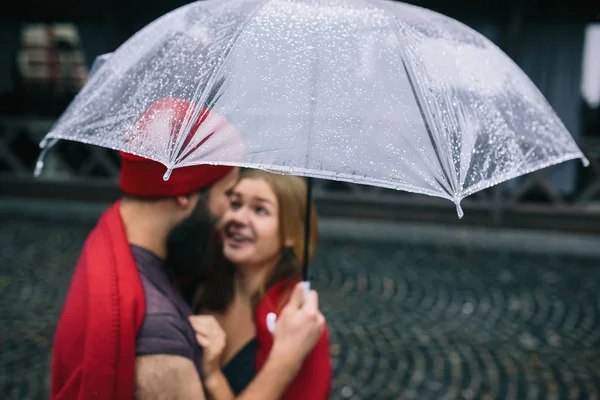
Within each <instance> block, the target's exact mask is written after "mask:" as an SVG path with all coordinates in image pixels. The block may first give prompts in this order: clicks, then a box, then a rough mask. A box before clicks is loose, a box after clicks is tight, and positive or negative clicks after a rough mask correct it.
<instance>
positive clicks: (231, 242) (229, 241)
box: [221, 178, 281, 268]
mask: <svg viewBox="0 0 600 400" xmlns="http://www.w3.org/2000/svg"><path fill="white" fill-rule="evenodd" d="M221 226H222V235H223V254H224V255H225V258H227V259H228V260H229V261H231V262H232V263H234V264H235V265H236V266H238V267H241V268H244V267H258V268H260V267H263V266H267V265H268V264H270V263H272V262H275V261H276V260H277V258H278V257H279V254H280V250H281V243H280V237H279V204H278V202H277V197H276V196H275V193H273V189H271V186H270V185H269V184H268V183H267V182H266V181H265V180H264V179H260V178H244V179H242V180H241V181H240V182H239V183H238V184H237V185H236V186H235V187H234V188H233V190H232V191H231V194H230V196H229V208H228V209H227V211H225V214H224V215H223V220H222V225H221Z"/></svg>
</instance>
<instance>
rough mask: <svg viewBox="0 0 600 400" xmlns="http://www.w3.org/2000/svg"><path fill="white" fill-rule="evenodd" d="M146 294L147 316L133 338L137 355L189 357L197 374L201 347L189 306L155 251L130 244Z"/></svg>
mask: <svg viewBox="0 0 600 400" xmlns="http://www.w3.org/2000/svg"><path fill="white" fill-rule="evenodd" d="M131 251H132V253H133V258H134V260H135V263H136V265H137V268H138V271H139V273H140V277H141V278H142V286H143V287H144V294H145V296H146V315H145V316H144V322H143V324H142V328H141V329H140V331H139V333H138V336H137V339H136V355H148V354H171V355H177V356H181V357H185V358H188V359H190V360H191V361H192V362H194V364H195V365H196V369H197V370H198V373H199V374H200V371H201V365H202V364H201V363H202V350H201V348H200V346H199V345H198V343H197V342H196V336H195V334H194V330H193V329H192V327H191V325H190V323H189V322H188V317H189V316H190V315H192V310H191V308H190V306H189V305H188V304H187V303H186V302H185V300H184V299H183V297H182V295H181V293H180V291H179V290H178V289H177V287H176V286H175V285H174V284H173V282H172V281H171V280H170V279H169V277H168V275H167V271H166V266H165V262H164V260H163V259H161V258H160V257H158V256H157V255H156V254H154V253H152V252H150V251H148V250H146V249H144V248H142V247H139V246H135V245H131Z"/></svg>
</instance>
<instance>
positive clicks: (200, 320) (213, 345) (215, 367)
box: [189, 315, 226, 379]
mask: <svg viewBox="0 0 600 400" xmlns="http://www.w3.org/2000/svg"><path fill="white" fill-rule="evenodd" d="M189 320H190V324H191V325H192V328H193V329H194V332H196V340H197V341H198V344H199V345H200V346H202V349H203V350H204V353H203V354H202V369H203V373H204V378H205V379H208V378H209V377H210V376H211V375H213V374H214V373H215V372H217V371H220V370H221V362H222V360H223V350H225V340H226V335H225V331H223V328H221V325H219V322H218V321H217V319H216V318H215V317H213V316H212V315H192V316H191V317H189Z"/></svg>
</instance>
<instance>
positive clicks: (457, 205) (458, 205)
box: [454, 201, 465, 219]
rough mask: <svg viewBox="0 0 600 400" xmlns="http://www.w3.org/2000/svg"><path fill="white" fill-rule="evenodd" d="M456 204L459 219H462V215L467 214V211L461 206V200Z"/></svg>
mask: <svg viewBox="0 0 600 400" xmlns="http://www.w3.org/2000/svg"><path fill="white" fill-rule="evenodd" d="M454 204H456V213H457V214H458V219H462V217H464V216H465V212H464V211H463V209H462V207H461V206H460V201H457V202H456V203H454Z"/></svg>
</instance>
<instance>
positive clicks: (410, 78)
mask: <svg viewBox="0 0 600 400" xmlns="http://www.w3.org/2000/svg"><path fill="white" fill-rule="evenodd" d="M393 20H394V26H395V28H396V29H394V31H395V32H396V38H397V39H398V41H399V42H400V49H401V51H400V57H401V59H402V66H403V67H404V72H405V73H406V77H407V79H408V83H409V84H410V89H411V91H412V94H413V97H414V99H415V102H416V104H417V107H418V109H419V112H420V113H421V118H423V123H424V124H425V130H426V131H427V135H428V137H429V141H430V142H431V145H432V146H433V150H434V153H435V156H436V158H437V161H438V163H439V165H440V169H441V171H442V174H444V178H446V181H447V182H448V183H449V184H450V185H451V186H452V180H451V179H450V177H449V176H448V172H447V171H446V170H445V169H444V164H443V162H442V159H441V157H440V153H439V151H438V146H437V143H436V142H435V138H434V136H433V131H432V128H431V124H430V122H429V120H428V118H427V113H426V112H425V109H424V106H423V104H422V101H421V100H420V98H419V94H418V92H417V88H416V85H415V79H414V77H413V76H412V71H411V70H410V68H409V65H408V60H407V57H406V56H405V54H404V51H402V49H403V48H404V43H403V41H402V39H401V38H400V32H399V30H400V27H399V22H398V19H397V18H395V17H394V18H393ZM436 181H438V182H440V181H439V180H438V179H436ZM442 188H444V189H445V190H446V192H447V193H448V194H449V195H450V196H451V197H452V198H454V195H455V193H452V191H451V190H448V188H446V187H445V186H444V185H442ZM451 189H452V188H451Z"/></svg>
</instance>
